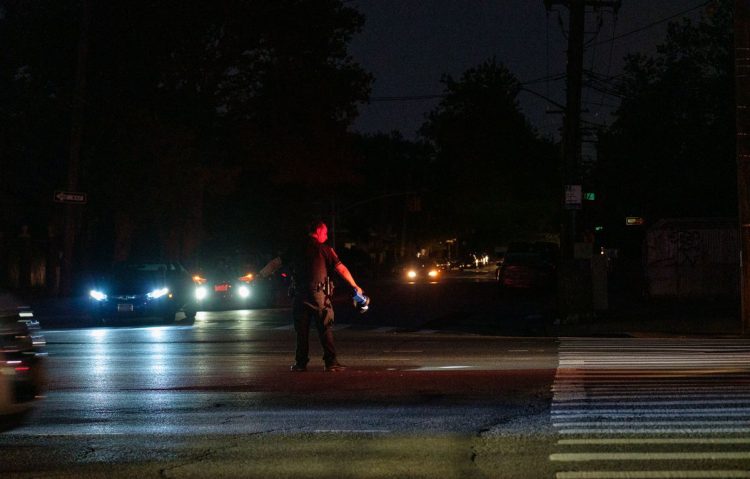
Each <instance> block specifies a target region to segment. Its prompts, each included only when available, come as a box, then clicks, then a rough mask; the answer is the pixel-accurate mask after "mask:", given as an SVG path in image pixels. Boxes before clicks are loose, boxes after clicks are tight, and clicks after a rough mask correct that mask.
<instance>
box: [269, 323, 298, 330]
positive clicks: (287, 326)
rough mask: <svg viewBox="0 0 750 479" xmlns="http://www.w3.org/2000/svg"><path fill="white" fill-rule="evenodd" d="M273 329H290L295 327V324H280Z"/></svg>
mask: <svg viewBox="0 0 750 479" xmlns="http://www.w3.org/2000/svg"><path fill="white" fill-rule="evenodd" d="M273 329H276V330H279V331H288V330H290V329H294V325H293V324H287V325H286V326H279V327H277V328H273Z"/></svg>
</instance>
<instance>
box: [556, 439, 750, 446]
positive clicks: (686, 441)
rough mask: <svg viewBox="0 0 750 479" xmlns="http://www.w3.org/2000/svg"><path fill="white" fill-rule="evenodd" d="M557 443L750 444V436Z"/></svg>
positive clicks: (563, 441) (567, 442)
mask: <svg viewBox="0 0 750 479" xmlns="http://www.w3.org/2000/svg"><path fill="white" fill-rule="evenodd" d="M557 443H558V444H559V445H561V446H582V445H591V446H613V445H624V444H655V445H663V444H750V438H747V437H702V438H697V437H675V438H668V439H667V438H655V437H630V438H616V439H602V438H590V439H558V440H557Z"/></svg>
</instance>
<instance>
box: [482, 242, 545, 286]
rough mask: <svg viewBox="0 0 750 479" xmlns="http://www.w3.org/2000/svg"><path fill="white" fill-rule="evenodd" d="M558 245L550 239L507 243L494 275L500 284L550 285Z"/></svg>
mask: <svg viewBox="0 0 750 479" xmlns="http://www.w3.org/2000/svg"><path fill="white" fill-rule="evenodd" d="M558 251H559V250H558V247H557V245H556V244H554V243H547V242H535V243H511V244H510V245H509V246H508V251H507V252H506V253H505V256H504V257H503V261H502V262H499V263H498V264H497V270H496V271H495V277H496V279H497V281H498V283H499V284H500V286H501V287H503V288H519V289H540V290H542V289H550V288H554V287H555V284H556V282H557V260H558V257H559V252H558Z"/></svg>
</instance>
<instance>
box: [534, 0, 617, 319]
mask: <svg viewBox="0 0 750 479" xmlns="http://www.w3.org/2000/svg"><path fill="white" fill-rule="evenodd" d="M620 3H621V0H544V5H545V6H546V8H547V9H548V10H549V9H550V8H551V7H552V6H553V5H563V6H565V7H567V8H568V13H569V26H568V52H567V69H566V82H567V85H566V105H565V119H564V122H563V138H562V172H563V190H564V197H563V198H562V200H561V203H562V207H563V219H562V223H561V228H560V269H559V272H558V274H559V284H560V288H559V293H558V294H559V295H560V298H559V306H560V309H561V314H562V316H563V317H567V316H569V315H570V313H589V312H590V311H591V310H592V309H593V306H592V305H591V301H590V296H591V294H592V292H591V291H587V290H588V289H590V288H587V287H585V286H582V285H585V284H589V282H590V278H585V280H584V281H582V279H584V278H580V277H579V276H580V275H581V274H586V273H585V272H583V271H579V268H577V267H576V265H575V259H576V258H575V244H576V242H577V241H579V238H580V234H579V231H578V230H579V229H580V224H579V223H580V219H579V218H578V215H579V210H580V209H581V207H582V199H583V198H582V195H583V192H582V182H583V181H582V177H581V90H582V88H583V43H584V35H585V25H586V7H597V8H599V7H609V8H613V9H614V10H615V11H617V10H618V9H619V8H620ZM588 274H590V271H589V272H588Z"/></svg>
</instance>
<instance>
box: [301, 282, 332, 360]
mask: <svg viewBox="0 0 750 479" xmlns="http://www.w3.org/2000/svg"><path fill="white" fill-rule="evenodd" d="M292 316H293V317H294V330H295V331H296V333H297V350H296V353H295V360H296V363H297V364H298V365H300V366H305V365H307V363H308V361H310V344H309V337H310V323H313V324H314V325H315V329H317V330H318V338H319V339H320V344H321V346H323V361H324V362H325V364H326V365H331V364H334V363H336V348H335V347H334V345H333V306H332V305H331V302H330V300H329V299H328V298H326V295H325V294H324V293H322V292H319V293H312V294H310V295H299V296H296V297H295V298H294V302H293V304H292Z"/></svg>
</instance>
